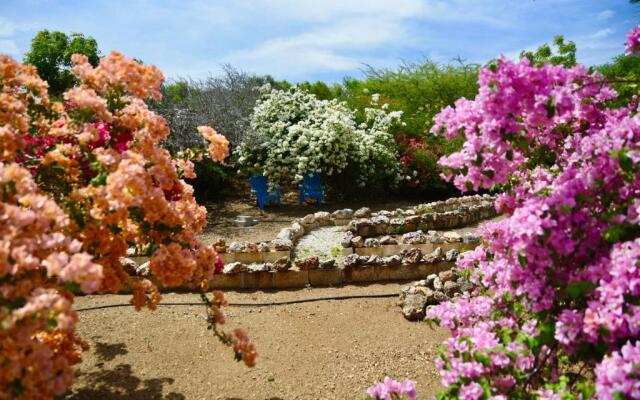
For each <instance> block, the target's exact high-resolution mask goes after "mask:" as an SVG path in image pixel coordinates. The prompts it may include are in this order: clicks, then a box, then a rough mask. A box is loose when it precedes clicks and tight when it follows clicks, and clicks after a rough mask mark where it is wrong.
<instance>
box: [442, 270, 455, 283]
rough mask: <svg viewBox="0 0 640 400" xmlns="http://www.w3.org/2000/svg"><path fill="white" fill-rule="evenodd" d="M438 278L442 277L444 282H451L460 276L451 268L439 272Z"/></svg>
mask: <svg viewBox="0 0 640 400" xmlns="http://www.w3.org/2000/svg"><path fill="white" fill-rule="evenodd" d="M438 278H440V280H441V281H442V282H449V281H455V280H456V279H457V278H458V276H457V274H456V273H455V272H454V271H452V270H450V269H449V270H446V271H442V272H440V273H439V274H438Z"/></svg>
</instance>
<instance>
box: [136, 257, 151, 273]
mask: <svg viewBox="0 0 640 400" xmlns="http://www.w3.org/2000/svg"><path fill="white" fill-rule="evenodd" d="M149 265H150V263H149V261H147V262H145V263H142V264H140V265H138V268H136V275H138V276H148V275H149Z"/></svg>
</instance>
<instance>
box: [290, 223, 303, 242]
mask: <svg viewBox="0 0 640 400" xmlns="http://www.w3.org/2000/svg"><path fill="white" fill-rule="evenodd" d="M289 229H290V230H291V233H292V234H293V240H298V239H300V238H301V237H302V236H304V227H303V226H302V225H300V224H299V223H298V222H294V223H293V224H291V228H289Z"/></svg>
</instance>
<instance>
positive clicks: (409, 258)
mask: <svg viewBox="0 0 640 400" xmlns="http://www.w3.org/2000/svg"><path fill="white" fill-rule="evenodd" d="M421 259H422V251H421V250H420V249H409V250H404V251H403V252H402V262H403V263H404V264H418V263H419V262H420V260H421Z"/></svg>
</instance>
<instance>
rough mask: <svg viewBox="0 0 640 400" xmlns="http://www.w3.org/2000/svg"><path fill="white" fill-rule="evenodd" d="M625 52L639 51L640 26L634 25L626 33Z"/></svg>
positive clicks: (633, 52)
mask: <svg viewBox="0 0 640 400" xmlns="http://www.w3.org/2000/svg"><path fill="white" fill-rule="evenodd" d="M626 51H627V54H635V53H639V52H640V26H636V27H635V28H633V29H632V30H630V31H629V33H627V48H626Z"/></svg>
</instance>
